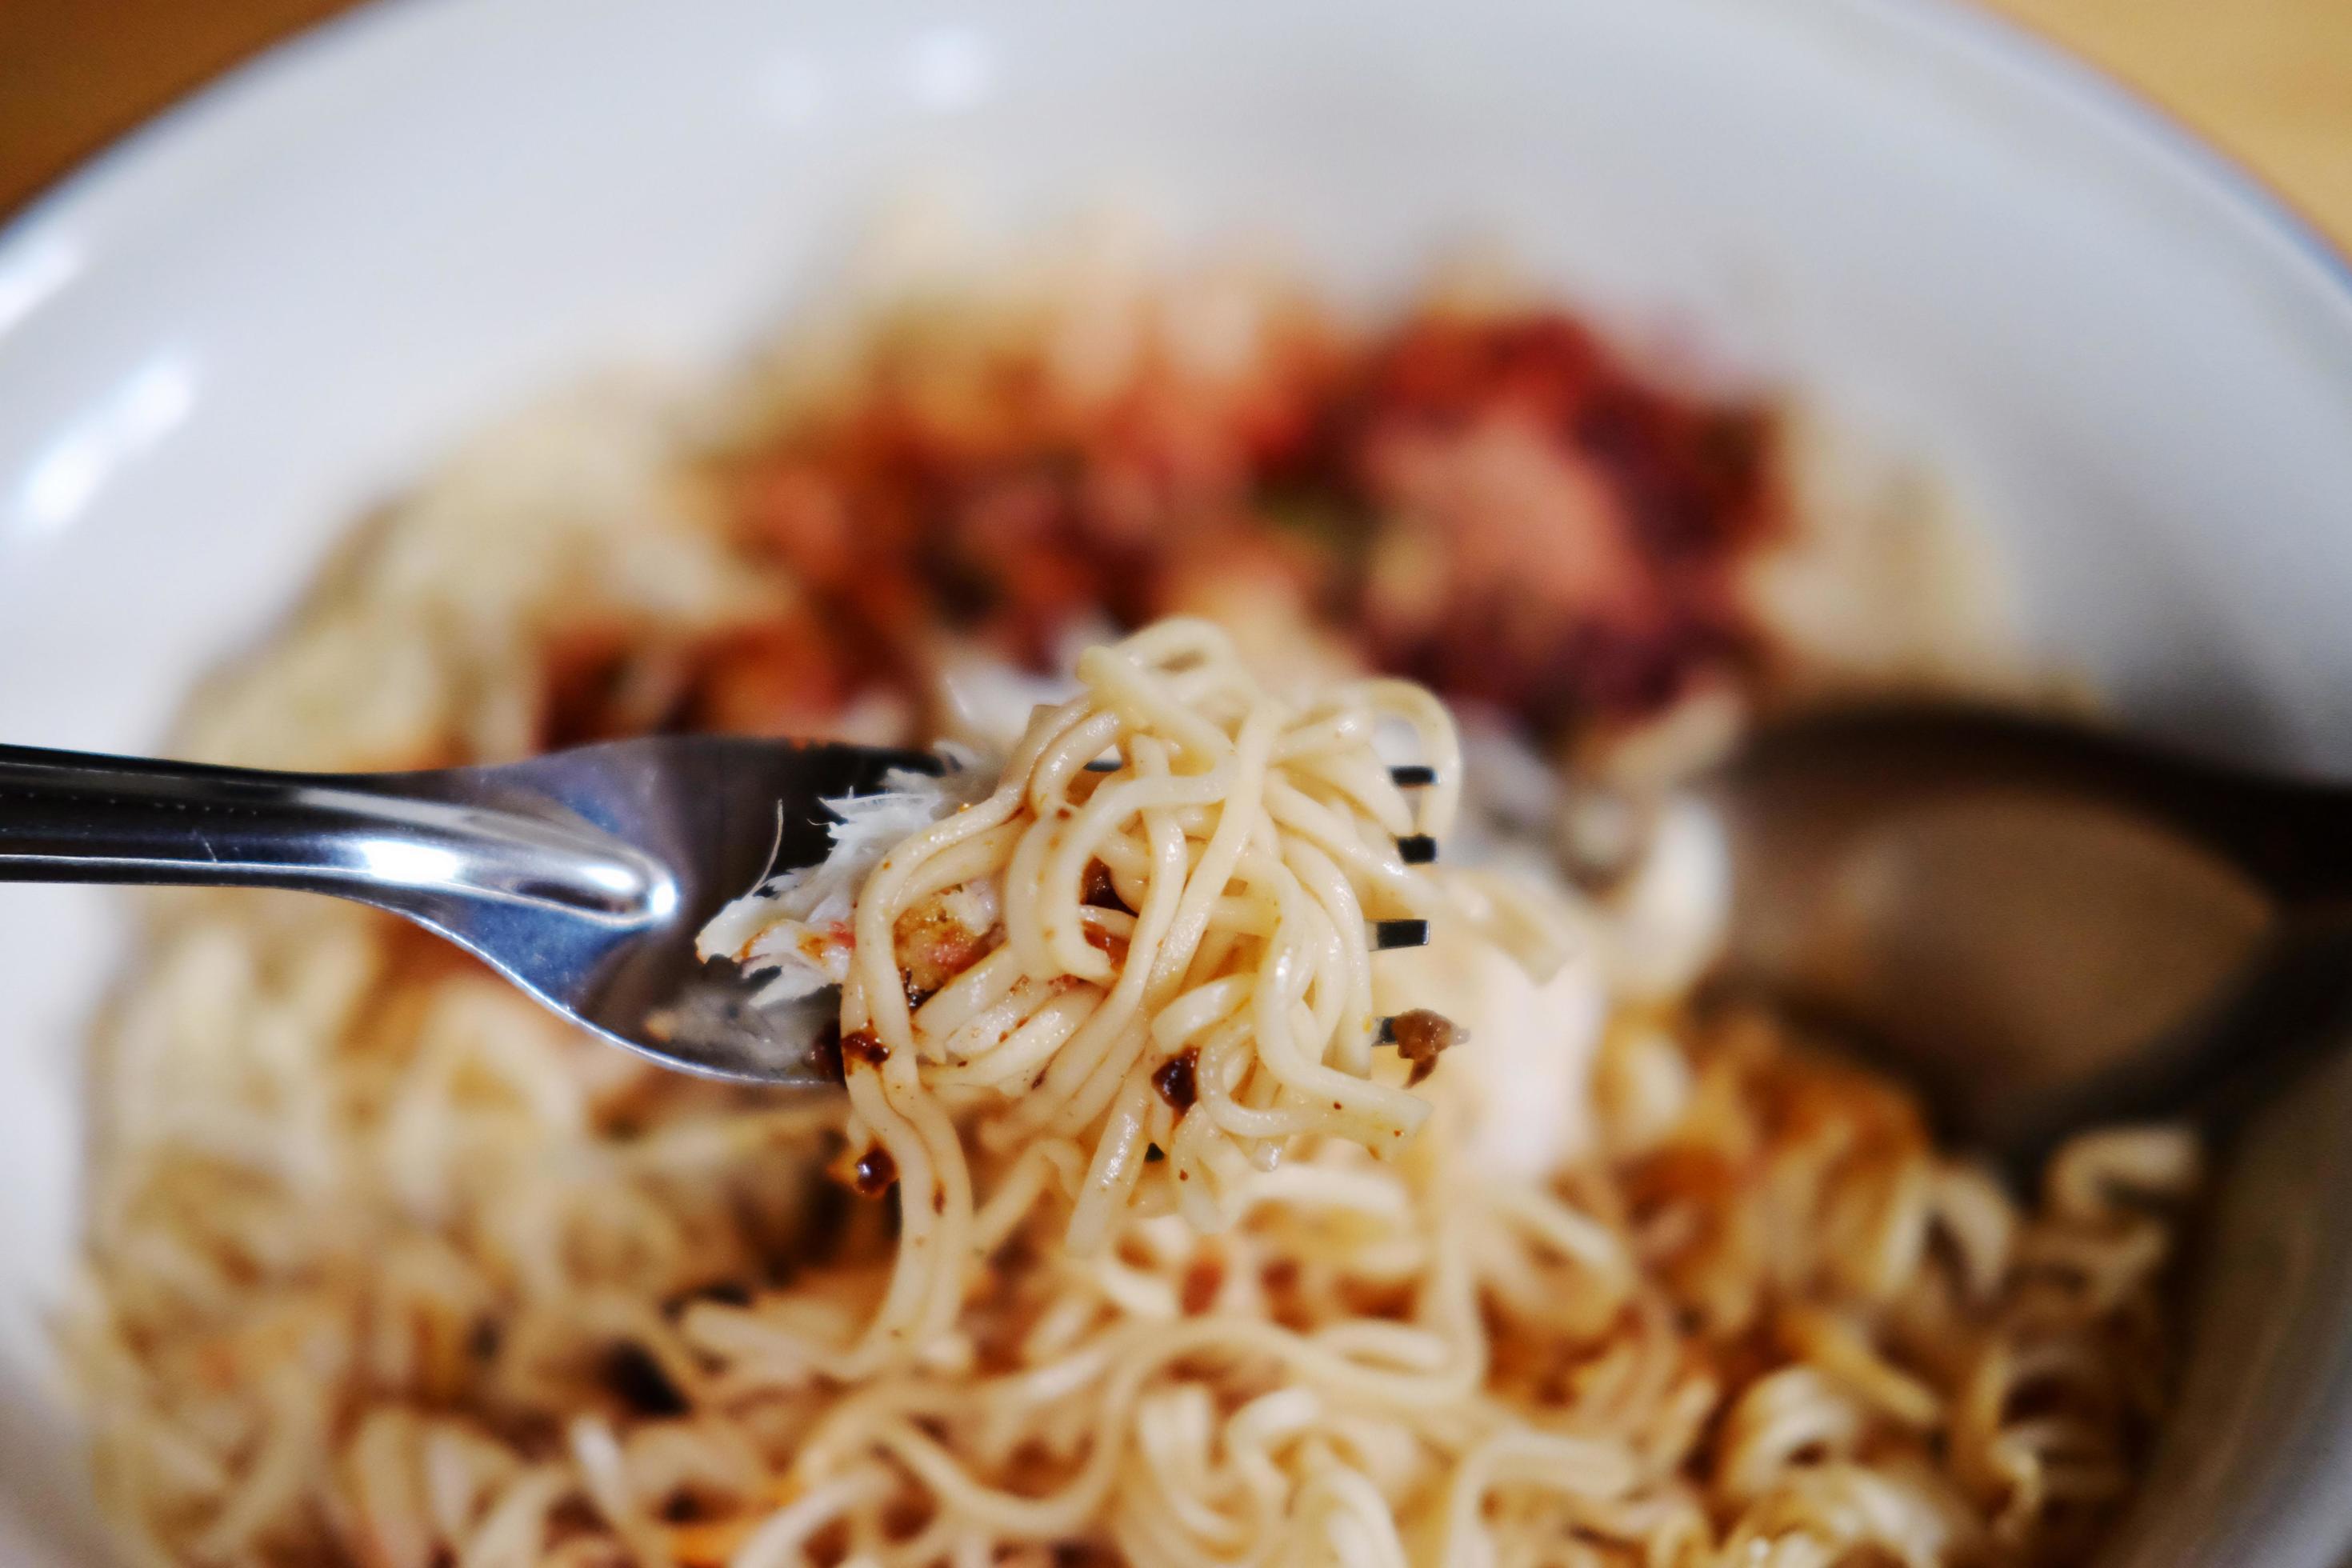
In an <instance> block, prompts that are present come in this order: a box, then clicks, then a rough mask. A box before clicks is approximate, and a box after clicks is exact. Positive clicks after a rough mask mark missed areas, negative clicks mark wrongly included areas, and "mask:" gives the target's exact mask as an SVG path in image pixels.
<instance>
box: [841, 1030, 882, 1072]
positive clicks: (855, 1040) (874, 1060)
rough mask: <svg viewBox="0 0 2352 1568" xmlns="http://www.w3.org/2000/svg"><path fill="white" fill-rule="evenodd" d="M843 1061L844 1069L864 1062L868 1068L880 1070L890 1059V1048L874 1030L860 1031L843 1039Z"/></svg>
mask: <svg viewBox="0 0 2352 1568" xmlns="http://www.w3.org/2000/svg"><path fill="white" fill-rule="evenodd" d="M841 1059H842V1063H843V1065H844V1067H846V1066H847V1065H848V1064H849V1063H851V1062H864V1063H865V1064H866V1066H867V1067H870V1068H878V1067H880V1066H881V1065H882V1064H883V1063H884V1062H887V1061H888V1060H889V1059H890V1047H887V1046H886V1045H884V1044H883V1043H882V1038H881V1037H880V1036H878V1035H877V1034H876V1033H875V1032H874V1031H873V1030H871V1029H859V1030H857V1031H856V1032H855V1033H853V1034H847V1035H844V1036H842V1037H841Z"/></svg>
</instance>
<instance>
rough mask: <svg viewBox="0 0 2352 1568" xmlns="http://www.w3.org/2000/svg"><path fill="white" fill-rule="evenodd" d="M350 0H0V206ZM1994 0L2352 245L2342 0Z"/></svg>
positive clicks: (2348, 37)
mask: <svg viewBox="0 0 2352 1568" xmlns="http://www.w3.org/2000/svg"><path fill="white" fill-rule="evenodd" d="M839 3H841V4H856V3H858V0H839ZM1627 3H1628V4H1640V3H1641V0H1627ZM349 4H350V0H0V213H5V212H7V211H10V210H12V209H13V208H15V207H16V206H17V205H20V204H21V203H22V202H23V201H24V200H25V199H26V197H28V196H30V195H33V194H34V193H36V192H37V191H38V190H39V189H40V188H41V187H42V186H44V185H46V184H48V183H49V182H50V181H51V180H53V179H55V178H56V177H57V176H58V174H62V173H63V172H64V171H66V170H67V169H68V168H70V167H71V166H72V165H73V164H74V163H76V162H77V161H79V159H81V158H82V157H84V156H86V155H87V154H88V153H90V152H92V151H94V150H95V149H97V148H99V147H100V146H103V145H104V144H105V143H106V142H108V141H109V140H110V139H111V138H113V137H114V136H116V135H118V134H120V133H121V132H122V131H124V130H126V129H128V128H129V127H131V126H132V125H135V124H137V123H138V122H139V121H142V120H143V119H145V118H146V117H147V116H148V115H150V114H152V113H153V112H154V111H155V110H157V109H159V108H161V107H163V105H165V104H167V103H169V102H170V101H172V100H173V99H174V98H176V97H178V96H179V95H181V94H182V93H184V92H186V91H187V90H188V89H191V88H193V87H195V86H197V85H199V84H200V83H202V82H204V81H205V80H206V79H209V78H211V77H212V76H214V75H216V74H217V73H218V72H220V71H221V70H223V69H225V68H227V67H229V66H231V65H233V64H235V63H236V61H238V60H239V59H242V58H245V57H246V56H247V55H250V54H251V53H253V52H254V51H255V50H257V49H258V48H260V47H263V46H264V45H267V44H268V43H271V42H273V41H274V40H276V39H278V38H280V37H284V36H286V35H287V34H289V33H291V32H293V31H295V30H296V29H298V28H299V27H301V26H304V25H306V24H308V23H310V22H313V21H316V20H318V19H319V18H320V17H323V16H330V15H331V14H333V13H335V12H337V11H340V10H342V9H344V8H345V7H346V6H347V5H349ZM1994 4H1995V5H1997V7H1998V8H1999V9H2001V10H2005V11H2007V12H2009V13H2010V14H2011V15H2012V16H2015V17H2016V18H2017V19H2018V20H2019V21H2021V22H2022V23H2024V24H2025V25H2026V26H2030V27H2032V28H2033V29H2034V30H2036V31H2038V32H2040V33H2042V34H2043V35H2045V36H2047V37H2051V38H2053V39H2055V40H2057V41H2058V42H2060V43H2062V44H2063V45H2065V46H2067V47H2070V48H2073V49H2074V50H2075V51H2077V52H2078V53H2080V54H2083V55H2084V56H2086V57H2088V58H2091V59H2093V60H2095V61H2097V62H2099V63H2100V64H2102V65H2104V66H2105V67H2106V68H2109V69H2110V70H2112V71H2114V72H2115V73H2116V75H2118V76H2120V77H2122V78H2123V79H2126V81H2129V82H2131V83H2133V84H2134V85H2135V86H2137V87H2139V88H2140V89H2144V90H2145V91H2146V92H2147V93H2148V94H2149V95H2150V96H2151V97H2154V98H2155V99H2157V100H2159V101H2161V102H2163V103H2165V104H2167V105H2168V106H2169V107H2170V108H2171V109H2173V110H2175V111H2176V112H2177V113H2179V115H2180V117H2181V118H2182V119H2184V120H2186V121H2189V123H2190V124H2192V125H2194V126H2196V127H2197V128H2198V129H2200V130H2201V131H2203V132H2205V133H2206V134H2208V135H2209V136H2210V137H2211V138H2212V139H2213V140H2215V141H2216V142H2220V143H2221V145H2223V146H2224V147H2227V148H2228V149H2229V150H2230V151H2231V152H2233V153H2237V154H2238V155H2239V156H2240V157H2242V158H2243V159H2244V160H2245V161H2246V162H2248V163H2251V164H2252V165H2253V166H2254V167H2255V168H2256V169H2257V170H2259V171H2260V172H2261V173H2262V174H2263V175H2264V176H2265V177H2266V178H2267V179H2268V180H2269V181H2270V182H2271V183H2272V184H2273V185H2275V186H2276V187H2277V188H2278V189H2279V190H2281V191H2282V192H2284V194H2285V195H2286V196H2287V197H2288V199H2289V200H2291V201H2292V202H2294V204H2295V205H2298V206H2300V207H2302V208H2303V209H2304V210H2305V212H2306V213H2308V214H2310V215H2311V216H2313V217H2315V218H2316V219H2317V220H2318V221H2319V223H2320V224H2321V226H2324V227H2326V228H2327V229H2328V230H2330V231H2331V232H2332V233H2333V234H2334V235H2335V236H2336V238H2337V239H2338V240H2339V241H2342V242H2343V243H2345V244H2346V245H2347V246H2352V0H1994Z"/></svg>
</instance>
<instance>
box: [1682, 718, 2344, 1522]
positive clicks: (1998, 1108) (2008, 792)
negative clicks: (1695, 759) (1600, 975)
mask: <svg viewBox="0 0 2352 1568" xmlns="http://www.w3.org/2000/svg"><path fill="white" fill-rule="evenodd" d="M1706 794H1707V796H1708V798H1709V799H1710V800H1711V802H1712V804H1713V806H1714V811H1715V816H1716V820H1717V822H1719V823H1720V824H1721V826H1722V827H1723V829H1724V831H1725V834H1726V837H1727V848H1728V850H1729V857H1728V862H1729V868H1730V872H1731V879H1732V886H1733V903H1734V914H1733V918H1732V921H1731V931H1730V940H1729V951H1728V952H1727V954H1726V956H1725V958H1724V961H1723V975H1724V980H1723V984H1727V985H1728V986H1732V987H1748V988H1753V989H1759V990H1763V991H1766V992H1769V993H1770V994H1774V995H1776V996H1778V997H1780V999H1782V1000H1783V1001H1784V1002H1786V1001H1791V1000H1793V1001H1794V1002H1796V1003H1797V1004H1798V1005H1803V1006H1810V1007H1812V1008H1815V1009H1818V1010H1820V1011H1821V1012H1822V1013H1824V1014H1826V1015H1828V1016H1832V1018H1833V1019H1835V1020H1836V1021H1837V1022H1839V1023H1840V1024H1842V1025H1843V1026H1845V1027H1846V1028H1847V1030H1848V1031H1849V1033H1850V1037H1851V1038H1853V1039H1854V1040H1855V1041H1857V1042H1860V1043H1862V1044H1864V1045H1865V1046H1866V1047H1869V1048H1870V1049H1871V1050H1872V1051H1874V1053H1875V1054H1876V1055H1877V1056H1878V1058H1879V1059H1880V1061H1881V1063H1882V1065H1884V1066H1885V1067H1887V1068H1890V1069H1892V1070H1893V1071H1895V1072H1896V1073H1898V1074H1900V1075H1902V1076H1904V1077H1906V1078H1908V1079H1911V1080H1912V1081H1913V1082H1915V1083H1916V1084H1918V1085H1919V1086H1920V1087H1921V1088H1923V1089H1925V1090H1926V1091H1927V1094H1928V1097H1929V1102H1930V1104H1931V1106H1932V1107H1933V1108H1934V1109H1935V1110H1936V1111H1937V1114H1938V1116H1939V1117H1940V1118H1941V1119H1942V1121H1944V1123H1945V1131H1947V1132H1948V1133H1949V1134H1950V1135H1952V1136H1953V1137H1955V1138H1957V1139H1958V1140H1960V1141H1961V1142H1971V1143H1975V1144H1978V1145H1979V1147H1982V1148H1984V1149H1986V1150H1988V1151H1989V1152H1992V1153H1994V1154H1996V1155H1999V1156H2001V1157H2002V1158H2003V1160H2004V1163H2007V1164H2008V1166H2009V1167H2010V1169H2011V1172H2012V1173H2013V1174H2015V1175H2016V1176H2017V1177H2018V1178H2019V1179H2020V1181H2021V1182H2023V1181H2025V1180H2027V1179H2029V1178H2030V1175H2031V1173H2032V1169H2033V1167H2034V1165H2035V1164H2036V1163H2038V1161H2039V1159H2040V1157H2041V1156H2042V1153H2043V1152H2045V1151H2046V1150H2047V1149H2048V1148H2049V1147H2050V1146H2051V1144H2052V1143H2053V1142H2054V1141H2056V1140H2057V1139H2060V1138H2062V1137H2063V1136H2064V1135H2065V1134H2067V1133H2068V1132H2071V1131H2079V1130H2082V1129H2084V1128H2085V1127H2087V1126H2089V1125H2092V1124H2094V1123H2095V1122H2099V1121H2113V1120H2131V1119H2136V1118H2143V1117H2151V1116H2160V1117H2165V1118H2178V1117H2187V1118H2189V1119H2192V1120H2194V1121H2197V1122H2198V1123H2200V1125H2201V1126H2202V1127H2203V1128H2204V1129H2205V1130H2206V1131H2207V1133H2208V1134H2209V1142H2210V1146H2211V1150H2212V1153H2213V1156H2214V1163H2215V1167H2216V1176H2215V1180H2214V1183H2213V1184H2212V1189H2211V1193H2210V1200H2209V1202H2208V1205H2206V1209H2205V1215H2204V1221H2205V1223H2204V1224H2203V1225H2202V1226H2200V1227H2199V1228H2198V1231H2197V1233H2196V1234H2195V1235H2194V1237H2192V1238H2191V1241H2190V1243H2189V1247H2188V1248H2187V1250H2186V1254H2185V1256H2184V1258H2183V1259H2182V1261H2183V1263H2184V1264H2185V1266H2186V1269H2187V1274H2188V1279H2187V1283H2188V1284H2189V1290H2188V1292H2187V1307H2188V1313H2187V1319H2188V1321H2187V1329H2188V1332H2187V1335H2186V1341H2185V1349H2186V1356H2185V1359H2184V1363H2183V1364H2182V1366H2181V1373H2180V1378H2179V1384H2178V1388H2177V1393H2176V1397H2175V1401H2174V1406H2173V1410H2172V1413H2171V1415H2170V1416H2169V1418H2168V1420H2167V1422H2166V1424H2165V1426H2164V1430H2163V1433H2162V1436H2161V1440H2160V1442H2159V1444H2158V1449H2157V1451H2156V1453H2155V1455H2154V1456H2153V1458H2152V1462H2151V1468H2149V1470H2148V1473H2147V1477H2146V1479H2144V1481H2143V1482H2142V1483H2141V1485H2140V1486H2139V1487H2138V1488H2137V1490H2136V1494H2135V1500H2134V1502H2133V1505H2132V1507H2131V1509H2130V1510H2129V1511H2128V1513H2127V1514H2126V1518H2125V1519H2124V1520H2123V1521H2122V1522H2121V1524H2120V1526H2119V1528H2118V1529H2117V1531H2116V1534H2115V1535H2114V1536H2113V1537H2112V1538H2111V1539H2110V1540H2109V1541H2108V1542H2106V1544H2105V1548H2104V1549H2103V1550H2102V1551H2101V1552H2100V1553H2099V1556H2098V1562H2099V1563H2100V1565H2101V1568H2330V1565H2332V1564H2340V1563H2344V1562H2345V1560H2346V1559H2345V1549H2346V1543H2347V1542H2352V1444H2347V1441H2346V1434H2347V1433H2352V1335H2347V1331H2346V1324H2347V1322H2352V1226H2347V1225H2346V1224H2345V1223H2344V1216H2345V1215H2347V1213H2352V1051H2347V1050H2346V1049H2343V1048H2341V1047H2343V1046H2344V1045H2345V1044H2346V1042H2347V1040H2352V898H2347V895H2352V790H2347V789H2346V788H2344V787H2342V786H2333V785H2325V784H2305V783H2295V782H2289V781H2285V780H2279V779H2266V778H2261V777H2257V776H2252V775H2249V774H2246V773H2239V772H2235V771H2233V770H2231V769H2227V768H2222V767H2217V766H2213V765H2211V764H2209V763H2200V762H2193V761H2189V760H2187V759H2185V758H2182V757H2179V756H2176V755H2172V754H2170V753H2168V752H2163V751H2160V750H2158V749H2157V748H2154V747H2148V746H2143V745H2138V744H2135V743H2133V742H2129V741H2126V740H2122V739H2118V738H2116V737H2113V736H2108V735H2102V734H2098V733H2095V732H2092V731H2087V730H2085V729H2083V728H2081V727H2079V726H2075V725H2069V724H2064V723H2060V722H2053V721H2036V720H2031V719H2023V718H2019V717H2015V716H2012V715H2001V714H1994V713H1987V712H1981V711H1969V710H1932V709H1910V710H1880V711H1875V712H1858V713H1848V714H1844V715H1841V716H1837V717H1831V718H1823V719H1818V720H1813V721H1802V722H1799V723H1796V724H1793V725H1790V726H1789V727H1786V728H1781V729H1779V730H1776V731H1767V732H1766V733H1764V734H1762V735H1760V736H1759V737H1758V738H1757V740H1756V741H1755V742H1754V743H1753V744H1752V745H1751V746H1750V747H1749V748H1748V750H1747V751H1746V752H1744V753H1743V754H1741V755H1740V756H1738V757H1737V758H1736V759H1734V761H1733V763H1731V764H1730V765H1729V766H1728V767H1727V769H1725V770H1724V772H1723V773H1722V774H1721V775H1720V776H1719V777H1717V779H1715V780H1714V781H1713V782H1712V784H1710V785H1709V787H1708V789H1707V792H1706ZM2330 1047H2336V1048H2332V1049H2331V1048H2330Z"/></svg>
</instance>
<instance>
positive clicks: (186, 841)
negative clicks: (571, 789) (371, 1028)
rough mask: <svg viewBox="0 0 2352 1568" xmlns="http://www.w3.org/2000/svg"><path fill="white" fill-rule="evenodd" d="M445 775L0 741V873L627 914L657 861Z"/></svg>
mask: <svg viewBox="0 0 2352 1568" xmlns="http://www.w3.org/2000/svg"><path fill="white" fill-rule="evenodd" d="M449 776H450V775H447V774H441V773H348V774H335V773H268V772H263V771H260V770H257V769H250V768H221V767H208V766H204V765H200V764H197V763H168V762H157V761H152V760H150V759H147V758H141V757H113V756H101V755H95V754H89V753H85V752H58V751H47V750H42V749H38V748H35V747H29V746H6V745H0V881H9V882H130V883H173V884H182V885H193V886H203V887H235V888H290V889H297V890H299V891H302V892H310V893H329V894H333V895H335V896H337V897H341V898H346V899H356V900H359V901H361V902H362V903H369V904H375V905H377V906H379V907H382V908H385V909H391V910H399V911H400V912H402V913H404V914H411V915H418V916H425V917H428V918H429V917H430V916H431V914H432V912H433V910H434V908H435V907H436V906H437V905H441V904H445V903H446V901H447V900H451V899H465V900H493V901H498V902H505V903H520V904H536V905H541V906H551V907H553V908H557V909H561V910H564V911H565V912H567V913H570V914H573V915H586V916H588V917H590V918H592V919H595V920H600V921H615V922H623V923H628V922H634V921H638V920H642V919H643V918H645V916H646V913H647V912H648V910H649V909H650V908H652V907H653V906H656V905H658V904H659V903H660V902H661V900H662V899H663V898H664V897H665V896H666V892H667V889H668V886H669V879H668V878H667V874H666V873H665V872H664V871H663V869H662V868H661V867H660V866H659V865H658V864H657V863H656V862H655V861H653V860H652V859H650V858H647V857H646V856H644V855H642V854H639V853H637V852H636V851H635V850H634V849H631V848H630V847H627V846H626V845H624V844H621V843H620V842H619V841H618V840H616V839H614V838H613V837H610V836H609V835H607V834H605V833H604V832H603V831H602V830H600V829H598V828H595V827H593V826H590V825H588V824H586V823H584V822H581V821H578V820H576V819H572V820H565V819H563V818H562V817H559V816H556V815H555V814H554V813H553V812H552V811H549V810H532V809H530V803H527V802H520V801H519V802H517V803H515V805H514V806H513V808H511V809H508V808H502V807H493V806H485V805H479V804H475V803H471V802H460V801H457V800H452V799H448V798H436V797H437V796H445V795H446V791H447V789H448V784H447V780H448V778H449Z"/></svg>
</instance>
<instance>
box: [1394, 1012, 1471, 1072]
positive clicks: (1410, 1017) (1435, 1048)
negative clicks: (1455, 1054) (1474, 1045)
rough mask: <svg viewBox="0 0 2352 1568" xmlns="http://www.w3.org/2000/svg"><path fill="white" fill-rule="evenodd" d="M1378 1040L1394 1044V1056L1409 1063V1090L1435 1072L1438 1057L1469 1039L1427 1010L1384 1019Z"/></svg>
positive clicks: (1447, 1019)
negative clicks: (1381, 1039) (1410, 1073)
mask: <svg viewBox="0 0 2352 1568" xmlns="http://www.w3.org/2000/svg"><path fill="white" fill-rule="evenodd" d="M1381 1038H1383V1039H1391V1040H1393V1041H1395V1043H1396V1048H1397V1055H1399V1056H1401V1057H1402V1058H1404V1059H1405V1060H1406V1061H1409V1062H1411V1063H1412V1076H1411V1077H1410V1078H1408V1079H1405V1080H1404V1081H1405V1087H1406V1088H1408V1089H1410V1088H1412V1086H1413V1085H1414V1084H1417V1083H1419V1082H1420V1081H1421V1080H1422V1079H1425V1078H1427V1077H1428V1076H1429V1075H1430V1074H1431V1073H1433V1072H1435V1071H1436V1070H1437V1058H1439V1057H1441V1056H1443V1055H1444V1053H1445V1052H1446V1051H1448V1050H1450V1049H1451V1048H1453V1047H1455V1046H1458V1045H1460V1044H1461V1043H1462V1042H1463V1041H1464V1040H1465V1039H1466V1038H1468V1036H1467V1035H1465V1033H1464V1032H1463V1030H1461V1029H1460V1028H1458V1027H1456V1026H1455V1025H1454V1020H1453V1019H1451V1018H1449V1017H1447V1016H1445V1015H1444V1014H1443V1013H1433V1012H1431V1011H1430V1010H1429V1009H1428V1008H1426V1007H1415V1008H1414V1009H1413V1010H1412V1012H1410V1013H1399V1014H1398V1015H1397V1016H1395V1017H1393V1018H1390V1019H1387V1020H1385V1021H1384V1022H1383V1023H1382V1024H1381Z"/></svg>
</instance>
